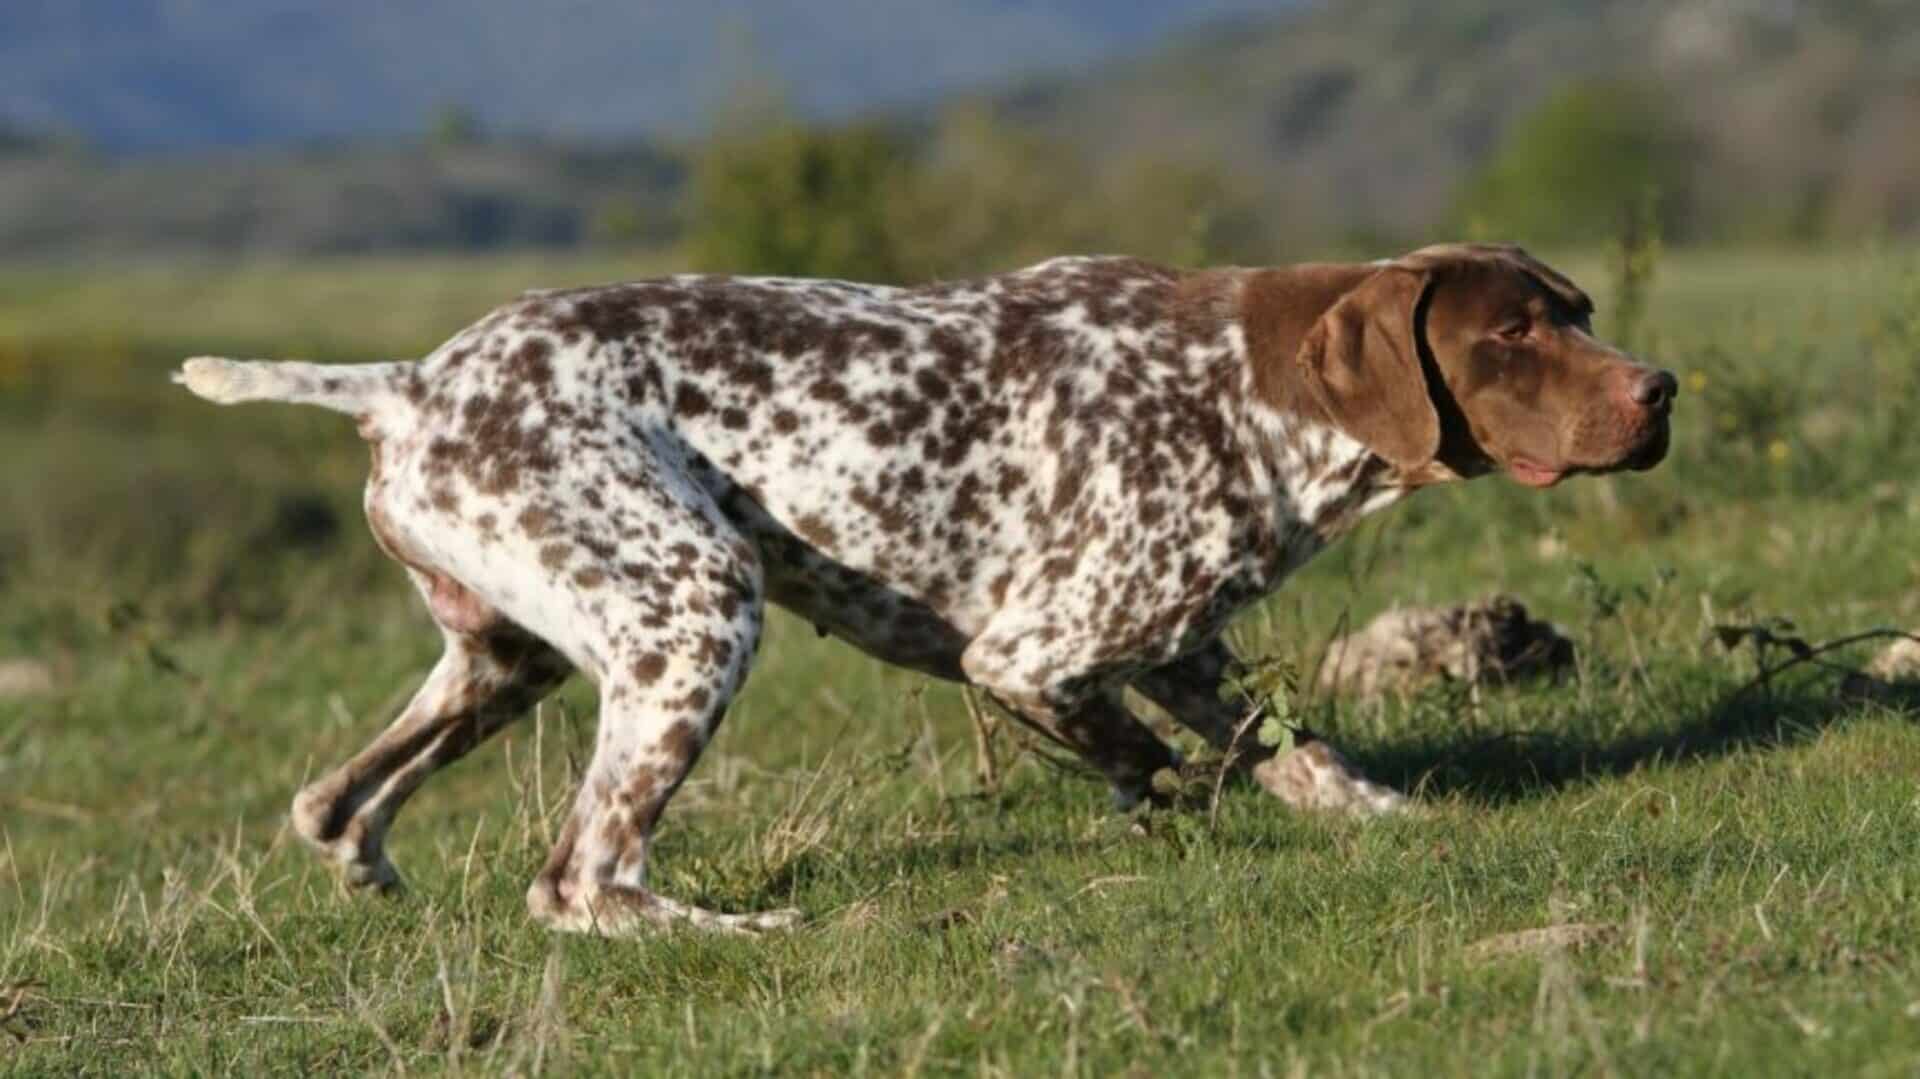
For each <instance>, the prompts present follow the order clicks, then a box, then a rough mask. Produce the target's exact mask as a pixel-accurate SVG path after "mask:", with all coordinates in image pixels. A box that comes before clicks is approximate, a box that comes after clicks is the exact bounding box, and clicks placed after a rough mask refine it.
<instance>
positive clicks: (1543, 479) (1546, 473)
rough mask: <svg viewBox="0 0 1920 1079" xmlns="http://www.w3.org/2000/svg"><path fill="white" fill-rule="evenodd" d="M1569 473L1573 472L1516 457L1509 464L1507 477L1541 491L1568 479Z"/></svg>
mask: <svg viewBox="0 0 1920 1079" xmlns="http://www.w3.org/2000/svg"><path fill="white" fill-rule="evenodd" d="M1569 471H1571V470H1570V469H1565V468H1551V467H1549V466H1547V465H1543V464H1540V463H1538V462H1536V461H1531V460H1528V459H1527V458H1525V457H1515V458H1513V459H1512V460H1510V461H1508V462H1507V475H1509V476H1512V477H1513V478H1514V481H1515V482H1516V483H1520V484H1522V485H1524V486H1527V487H1537V488H1541V489H1545V488H1548V487H1552V486H1553V485H1554V484H1556V483H1559V482H1560V481H1561V480H1563V479H1566V478H1567V473H1568V472H1569Z"/></svg>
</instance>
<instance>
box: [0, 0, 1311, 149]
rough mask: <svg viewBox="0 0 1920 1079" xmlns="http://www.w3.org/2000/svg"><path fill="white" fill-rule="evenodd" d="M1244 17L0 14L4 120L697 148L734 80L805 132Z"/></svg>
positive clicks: (460, 10)
mask: <svg viewBox="0 0 1920 1079" xmlns="http://www.w3.org/2000/svg"><path fill="white" fill-rule="evenodd" d="M1284 6H1289V5H1287V4H1284V3H1283V4H1275V3H1272V2H1271V0H1269V2H1266V3H1262V2H1260V0H1186V2H1183V3H1181V4H1178V5H1170V4H1158V3H1152V2H1150V0H1053V2H1050V3H1045V4H1042V3H1034V2H1020V0H889V2H888V3H887V4H885V5H882V6H880V7H878V8H877V9H876V7H875V5H872V4H867V3H853V2H849V0H715V2H712V3H705V4H688V5H678V4H670V3H659V2H652V3H623V2H618V0H574V2H570V3H568V4H565V5H559V4H526V3H517V2H507V0H412V2H409V3H405V4H392V3H382V2H379V0H338V2H336V3H333V4H330V5H324V6H322V5H315V4H313V3H311V2H310V0H247V2H246V3H244V4H234V3H226V2H221V0H149V2H146V3H139V2H132V3H130V2H128V0H9V2H8V3H7V4H5V5H0V121H6V122H11V123H12V124H14V125H17V126H24V127H28V128H32V129H38V130H49V131H59V132H68V133H72V134H75V135H78V136H80V137H82V138H84V139H86V140H88V141H90V142H93V143H95V144H97V145H100V146H103V147H107V148H138V149H168V148H189V147H197V146H211V145H241V144H250V143H260V142H288V141H300V140H308V139H314V138H339V137H364V136H378V135H397V134H403V133H407V132H411V131H416V130H418V129H419V128H420V126H421V125H422V124H423V123H425V122H426V118H427V117H428V116H429V115H430V114H431V113H432V112H433V110H435V109H437V108H439V107H442V106H445V105H449V104H457V105H462V106H465V107H468V108H471V109H472V110H473V111H474V112H475V113H477V114H478V115H479V117H480V118H481V120H482V121H483V122H484V123H485V124H486V125H487V126H488V127H490V128H493V129H496V130H505V131H515V132H533V133H538V134H541V135H543V136H564V137H598V138H605V137H610V136H621V137H638V136H657V135H660V134H663V133H673V134H687V133H691V132H694V131H697V130H698V128H699V126H700V124H701V121H702V120H703V119H704V118H705V116H706V115H707V113H708V112H709V110H710V109H711V107H712V106H713V104H714V102H715V101H716V100H718V99H720V98H721V97H722V96H723V95H724V94H725V93H726V91H727V89H728V87H729V85H730V84H731V83H732V82H734V81H737V80H740V79H743V78H754V79H767V80H770V81H774V82H779V83H784V84H785V85H787V86H788V87H790V88H792V93H793V97H794V99H795V104H796V105H798V106H799V107H800V108H801V109H802V110H803V111H804V112H806V113H808V114H810V115H822V116H841V115H846V114H849V113H852V112H858V111H867V110H872V109H875V108H883V107H893V106H899V105H901V104H903V103H908V102H920V101H926V100H929V99H931V98H933V97H935V96H937V95H939V94H942V93H947V92H952V91H954V90H957V89H960V88H964V87H974V86H980V85H986V84H991V83H996V82H1003V81H1005V80H1006V79H1008V78H1012V77H1015V76H1018V75H1020V74H1022V73H1030V72H1035V71H1042V70H1053V69H1061V68H1071V67H1076V66H1079V65H1082V64H1085V63H1087V62H1089V61H1092V60H1097V59H1099V58H1101V57H1104V56H1109V55H1112V54H1113V53H1115V52H1116V51H1121V50H1126V49H1135V48H1140V47H1143V46H1144V45H1146V44H1147V43H1149V42H1151V41H1153V40H1155V39H1157V38H1159V37H1161V36H1163V35H1165V34H1166V33H1168V32H1169V31H1174V30H1178V29H1182V28H1187V27H1192V26H1195V25H1200V24H1203V23H1205V22H1207V21H1208V20H1210V19H1213V18H1217V17H1220V16H1223V15H1230V14H1233V13H1236V12H1248V11H1256V10H1257V11H1272V10H1274V9H1275V8H1277V7H1284Z"/></svg>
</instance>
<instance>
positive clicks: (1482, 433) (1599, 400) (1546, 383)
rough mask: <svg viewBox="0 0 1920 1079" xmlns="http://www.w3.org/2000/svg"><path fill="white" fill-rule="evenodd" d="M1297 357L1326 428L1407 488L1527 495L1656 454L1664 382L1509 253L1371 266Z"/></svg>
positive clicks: (1527, 261) (1583, 303)
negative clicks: (1520, 486) (1389, 468)
mask: <svg viewBox="0 0 1920 1079" xmlns="http://www.w3.org/2000/svg"><path fill="white" fill-rule="evenodd" d="M1368 270H1369V271H1370V272H1367V273H1365V275H1364V276H1362V277H1360V278H1359V279H1358V281H1357V283H1355V284H1353V286H1352V287H1351V288H1349V289H1347V290H1346V291H1345V292H1344V293H1343V294H1342V295H1340V296H1339V298H1338V299H1337V300H1335V301H1334V302H1333V304H1332V306H1331V307H1329V308H1327V309H1326V311H1325V313H1324V314H1322V315H1321V316H1320V318H1319V320H1318V321H1317V322H1316V323H1315V324H1314V326H1313V327H1312V329H1311V330H1310V331H1309V332H1308V333H1307V334H1306V337H1305V339H1304V341H1303V342H1302V344H1301V346H1300V349H1299V353H1298V357H1297V360H1298V364H1299V369H1300V372H1301V375H1302V380H1303V382H1304V383H1305V386H1306V388H1307V390H1308V393H1309V394H1310V396H1311V397H1312V398H1313V399H1314V400H1315V401H1316V402H1317V403H1318V405H1319V406H1320V408H1321V409H1322V410H1323V411H1324V412H1325V413H1326V414H1327V415H1328V417H1329V418H1331V419H1332V420H1333V422H1334V423H1335V424H1337V425H1339V426H1340V427H1341V428H1342V429H1344V430H1345V431H1347V433H1349V434H1350V435H1352V436H1353V437H1354V438H1356V439H1358V440H1360V441H1361V442H1362V443H1364V444H1365V445H1366V446H1367V447H1368V448H1369V449H1371V450H1372V451H1373V452H1374V453H1376V454H1378V455H1379V456H1381V457H1382V458H1385V459H1386V460H1387V461H1388V462H1390V463H1391V464H1393V465H1394V467H1395V468H1397V469H1398V470H1399V471H1400V472H1401V473H1402V474H1403V475H1404V476H1406V477H1408V478H1409V480H1410V481H1412V482H1416V483H1422V482H1433V481H1436V480H1443V479H1453V478H1457V477H1469V476H1476V475H1480V474H1482V473H1485V472H1490V471H1496V470H1498V471H1504V472H1506V473H1507V474H1508V475H1510V476H1512V477H1513V478H1514V479H1516V480H1518V481H1519V482H1521V483H1524V484H1527V485H1528V486H1531V487H1550V486H1552V485H1553V484H1555V483H1558V482H1560V480H1562V479H1564V478H1565V477H1567V476H1570V475H1573V474H1575V473H1581V472H1611V471H1616V470H1620V469H1635V470H1639V469H1648V468H1652V467H1653V466H1654V465H1656V464H1659V463H1660V460H1661V459H1662V458H1663V457H1665V456H1666V452H1667V442H1668V417H1669V415H1670V414H1671V412H1672V409H1673V398H1674V394H1675V391H1676V389H1677V386H1676V383H1675V381H1674V378H1673V375H1671V374H1670V373H1668V372H1666V371H1661V370H1657V369H1655V368H1652V367H1649V366H1647V365H1645V364H1642V363H1639V362H1638V361H1636V360H1634V359H1633V358H1632V357H1630V356H1628V355H1626V354H1625V353H1623V352H1621V351H1620V350H1619V349H1616V348H1614V347H1612V346H1610V345H1607V344H1605V343H1603V342H1601V341H1600V340H1598V339H1596V338H1595V337H1594V336H1593V329H1592V324H1591V322H1590V319H1591V317H1592V314H1593V302H1592V301H1591V300H1589V299H1588V298H1587V295H1586V293H1584V292H1581V291H1580V289H1579V288H1577V287H1576V286H1575V285H1574V284H1573V282H1571V281H1569V280H1567V279H1566V278H1565V277H1563V276H1561V275H1560V274H1559V273H1556V272H1555V271H1554V270H1552V269H1551V268H1549V267H1548V266H1546V265H1545V264H1544V263H1542V262H1540V261H1539V260H1537V259H1535V258H1533V257H1532V256H1530V255H1528V254H1527V253H1526V252H1525V251H1522V250H1521V249H1520V248H1518V247H1511V246H1505V245H1492V244H1447V245H1442V246H1437V247H1427V248H1422V249H1421V250H1419V251H1415V252H1413V253H1412V254H1410V255H1407V256H1405V257H1403V258H1400V259H1395V260H1393V261H1391V262H1385V263H1380V264H1378V265H1376V266H1374V267H1369V268H1368Z"/></svg>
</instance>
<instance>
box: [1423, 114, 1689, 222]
mask: <svg viewBox="0 0 1920 1079" xmlns="http://www.w3.org/2000/svg"><path fill="white" fill-rule="evenodd" d="M1672 115H1673V114H1672V111H1671V110H1668V109H1663V108H1662V107H1661V106H1660V103H1659V102H1657V101H1656V100H1655V99H1654V98H1653V96H1652V95H1651V94H1650V93H1649V92H1647V91H1644V90H1642V89H1639V88H1637V87H1634V86H1629V85H1626V84H1623V83H1616V82H1605V81H1600V82H1585V83H1578V84H1575V85H1573V86H1571V87H1569V88H1567V89H1565V90H1563V91H1561V92H1560V93H1558V94H1556V95H1555V96H1553V97H1551V98H1549V99H1548V100H1547V101H1546V102H1545V103H1544V104H1542V105H1541V106H1540V107H1539V108H1538V109H1537V110H1535V111H1534V112H1533V113H1532V114H1531V115H1529V116H1527V117H1526V118H1524V119H1522V120H1521V121H1520V122H1519V123H1517V124H1516V125H1514V127H1513V129H1512V130H1511V132H1510V133H1509V134H1508V135H1507V137H1506V139H1505V140H1504V141H1503V143H1502V144H1501V146H1500V148H1499V149H1498V150H1497V151H1496V152H1495V153H1494V155H1493V157H1492V158H1491V159H1490V160H1489V161H1488V162H1487V164H1486V165H1485V166H1484V167H1482V168H1481V169H1480V171H1479V172H1478V173H1477V174H1475V175H1474V176H1472V177H1470V178H1469V179H1468V181H1467V182H1466V185H1465V187H1464V189H1463V190H1462V192H1461V193H1460V195H1459V197H1458V199H1457V201H1456V206H1455V211H1454V216H1455V219H1456V222H1457V224H1458V225H1459V226H1460V227H1462V228H1463V229H1464V230H1465V231H1466V232H1467V233H1468V234H1469V235H1471V236H1475V237H1482V238H1490V237H1498V238H1501V239H1512V240H1518V241H1520V242H1522V243H1531V244H1541V245H1556V244H1590V243H1595V242H1598V241H1601V240H1604V239H1606V238H1608V237H1609V236H1611V235H1613V234H1614V233H1616V232H1617V231H1618V230H1619V229H1620V227H1621V221H1622V220H1623V217H1624V216H1625V215H1628V214H1633V213H1638V212H1641V208H1642V207H1643V206H1644V205H1645V204H1646V201H1647V200H1648V199H1649V198H1651V199H1653V200H1654V204H1655V206H1656V207H1657V210H1656V215H1657V217H1658V220H1659V224H1660V227H1661V231H1662V232H1663V233H1664V234H1666V235H1675V234H1676V233H1680V232H1683V231H1684V229H1683V228H1682V227H1681V226H1683V225H1684V222H1683V221H1682V220H1680V218H1681V216H1682V214H1683V213H1684V210H1685V208H1686V204H1687V201H1688V187H1689V184H1688V180H1689V175H1688V173H1689V169H1688V167H1687V153H1686V145H1687V138H1686V134H1685V132H1684V131H1683V130H1682V129H1681V128H1680V127H1679V126H1678V124H1677V122H1676V121H1675V120H1673V119H1672ZM1649 193H1652V194H1651V195H1650V194H1649Z"/></svg>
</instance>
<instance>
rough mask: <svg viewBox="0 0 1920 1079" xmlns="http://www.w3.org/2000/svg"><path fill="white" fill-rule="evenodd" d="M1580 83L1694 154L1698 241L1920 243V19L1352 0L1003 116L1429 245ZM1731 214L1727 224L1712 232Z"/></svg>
mask: <svg viewBox="0 0 1920 1079" xmlns="http://www.w3.org/2000/svg"><path fill="white" fill-rule="evenodd" d="M1582 78H1612V79H1622V80H1628V81H1631V82H1635V83H1640V84H1644V85H1647V86H1649V87H1651V88H1653V89H1654V90H1655V91H1656V92H1657V93H1659V94H1661V95H1663V96H1664V99H1665V100H1666V101H1667V102H1669V103H1670V106H1671V109H1672V111H1673V115H1674V119H1675V120H1676V121H1677V122H1678V123H1680V124H1682V125H1684V126H1685V127H1686V128H1687V129H1688V130H1689V131H1690V133H1691V134H1692V136H1693V139H1694V150H1695V163H1696V168H1697V174H1698V175H1699V177H1700V180H1701V183H1702V185H1703V187H1705V188H1707V189H1709V190H1710V191H1711V192H1713V194H1712V195H1711V198H1712V199H1713V200H1714V201H1718V202H1723V203H1725V204H1727V205H1725V206H1720V207H1716V206H1707V207H1704V208H1703V210H1704V211H1705V212H1706V213H1707V218H1708V219H1707V220H1705V221H1703V229H1705V230H1706V231H1709V232H1712V233H1715V234H1719V235H1732V236H1738V235H1742V234H1756V235H1763V236H1767V237H1769V238H1779V237H1782V236H1788V237H1791V236H1794V235H1806V236H1809V237H1812V236H1819V235H1823V234H1829V233H1834V232H1837V233H1841V234H1858V233H1867V232H1878V231H1893V232H1901V233H1907V234H1912V233H1916V232H1920V3H1914V2H1912V0H1461V2H1457V3H1454V2H1449V3H1422V2H1408V0H1343V2H1335V3H1328V4H1323V5H1317V6H1314V7H1311V8H1306V9H1302V10H1301V11H1300V12H1298V13H1297V15H1295V16H1293V17H1278V18H1271V19H1265V20H1242V21H1239V22H1236V23H1234V24H1232V25H1228V26H1223V27H1221V28H1218V29H1216V30H1214V31H1211V32H1203V33H1199V34H1196V35H1193V36H1190V37H1188V38H1187V39H1185V40H1183V41H1180V42H1178V43H1176V44H1174V45H1172V46H1170V47H1168V48H1165V49H1162V50H1159V51H1156V52H1153V53H1150V54H1147V55H1145V56H1141V57H1136V58H1126V59H1119V60H1113V61H1109V62H1106V63H1103V64H1101V65H1098V66H1096V67H1094V68H1093V69H1091V70H1088V71H1085V72H1080V73H1074V74H1064V75H1059V76H1056V77H1051V78H1042V79H1034V80H1029V81H1028V82H1026V83H1024V84H1022V85H1020V86H1018V87H1016V88H1014V89H1012V90H1008V91H1005V92H999V93H995V94H993V95H991V98H990V100H991V101H992V102H993V104H994V105H995V107H996V108H997V109H998V110H999V111H1000V113H1001V114H1002V115H1005V116H1008V117H1012V118H1017V119H1019V120H1021V121H1023V122H1026V123H1030V124H1033V125H1036V126H1037V127H1039V128H1040V129H1041V130H1043V131H1047V132H1051V133H1054V134H1057V135H1059V136H1060V137H1063V138H1069V139H1073V140H1076V141H1079V142H1081V143H1082V144H1084V145H1087V146H1090V147H1092V148H1093V149H1094V150H1096V151H1098V152H1101V153H1105V154H1109V155H1127V154H1133V153H1137V152H1139V151H1140V150H1141V149H1142V148H1147V149H1151V150H1152V151H1154V152H1156V153H1162V154H1168V155H1174V156H1180V157H1186V158H1197V159H1202V160H1209V161H1215V162H1220V163H1222V164H1223V165H1225V166H1226V167H1228V168H1230V169H1232V170H1235V171H1238V172H1241V173H1243V174H1245V175H1248V176H1253V177H1257V178H1259V181H1260V184H1261V187H1262V190H1263V191H1264V192H1265V194H1266V196H1267V198H1268V199H1269V200H1270V206H1271V209H1272V212H1273V213H1275V214H1276V215H1277V216H1278V217H1279V218H1280V220H1281V221H1282V223H1283V225H1284V226H1286V228H1287V231H1291V232H1293V233H1295V234H1298V235H1305V236H1321V237H1325V236H1329V235H1332V236H1358V237H1365V236H1369V235H1379V234H1385V235H1388V236H1401V237H1404V236H1419V235H1421V234H1422V233H1423V232H1424V231H1425V230H1429V229H1431V228H1433V227H1434V225H1435V223H1436V222H1438V221H1440V220H1441V218H1442V217H1443V215H1444V213H1445V212H1446V210H1447V208H1448V205H1449V203H1450V201H1451V199H1452V198H1453V196H1454V193H1455V191H1456V190H1457V189H1458V186H1459V184H1460V182H1461V181H1462V180H1463V179H1464V178H1465V176H1466V175H1467V173H1468V171H1469V170H1470V169H1471V168H1472V167H1473V166H1474V165H1476V164H1477V163H1479V162H1480V161H1482V160H1484V159H1485V157H1486V156H1487V154H1488V153H1489V152H1490V151H1491V150H1492V149H1493V148H1494V147H1495V146H1496V145H1497V143H1498V141H1499V139H1500V138H1501V136H1502V135H1503V134H1504V133H1505V132H1506V131H1507V130H1508V129H1509V127H1510V125H1512V123H1513V122H1514V121H1515V120H1516V118H1518V117H1521V116H1523V115H1525V114H1526V113H1527V112H1529V111H1530V110H1532V109H1534V108H1536V107H1537V106H1539V105H1540V103H1541V102H1542V101H1543V100H1544V99H1545V98H1546V97H1547V96H1548V95H1549V94H1550V93H1551V92H1552V91H1553V90H1554V89H1555V88H1557V87H1560V86H1564V85H1566V84H1567V83H1568V82H1569V81H1571V80H1578V79H1582ZM1716 213H1719V214H1720V216H1719V217H1718V218H1715V214H1716Z"/></svg>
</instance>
